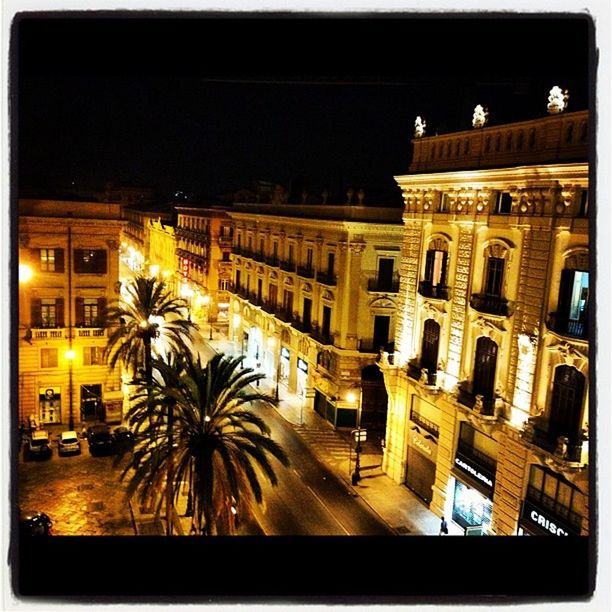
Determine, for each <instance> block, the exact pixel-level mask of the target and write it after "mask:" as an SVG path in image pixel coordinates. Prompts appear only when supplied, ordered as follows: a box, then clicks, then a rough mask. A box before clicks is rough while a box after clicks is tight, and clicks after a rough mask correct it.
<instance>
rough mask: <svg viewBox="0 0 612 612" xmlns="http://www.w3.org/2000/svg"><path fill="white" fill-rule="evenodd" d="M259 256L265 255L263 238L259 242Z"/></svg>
mask: <svg viewBox="0 0 612 612" xmlns="http://www.w3.org/2000/svg"><path fill="white" fill-rule="evenodd" d="M259 254H260V255H263V254H264V239H263V238H262V239H261V240H260V241H259Z"/></svg>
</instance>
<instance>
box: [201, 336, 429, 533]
mask: <svg viewBox="0 0 612 612" xmlns="http://www.w3.org/2000/svg"><path fill="white" fill-rule="evenodd" d="M206 342H207V343H208V344H209V345H211V346H212V347H213V348H214V349H215V350H216V351H218V352H224V353H226V354H235V352H236V351H235V346H234V344H233V343H232V342H230V341H228V340H226V339H214V340H213V341H212V342H210V341H208V340H206ZM245 364H246V365H248V366H250V367H255V364H254V363H250V361H248V360H247V362H245ZM260 388H261V389H262V390H265V391H268V392H269V393H272V394H273V393H274V384H273V383H272V381H270V380H268V379H264V380H262V381H261V383H260ZM279 399H280V401H279V404H278V406H277V411H278V413H279V414H280V415H281V416H282V417H283V418H284V419H285V420H286V421H287V422H288V423H289V424H290V425H292V427H293V428H294V430H295V431H296V433H297V434H298V435H299V436H300V437H301V438H302V439H303V440H304V441H305V442H306V443H307V445H308V446H309V448H310V449H311V450H312V451H313V453H314V454H315V455H316V456H317V458H318V459H319V460H320V461H322V462H324V463H325V464H327V465H328V466H329V467H330V468H331V469H332V471H333V472H335V473H336V474H337V475H338V476H339V477H340V478H341V479H342V480H343V481H344V482H345V483H346V484H347V486H348V488H349V489H352V490H353V491H354V493H355V495H356V496H359V497H361V498H362V499H363V500H364V501H365V502H366V503H367V504H368V505H369V506H370V508H372V510H374V512H376V513H377V514H378V515H379V516H380V517H381V519H383V520H384V521H385V523H386V524H387V525H388V526H389V527H390V528H391V529H393V530H394V531H395V533H397V534H398V535H438V530H439V527H440V518H439V517H438V516H437V515H435V514H434V513H433V512H431V511H430V510H429V509H428V508H427V506H426V505H425V504H424V503H423V502H422V501H421V500H420V499H419V498H418V497H417V496H416V495H415V494H414V493H412V492H411V491H410V490H409V489H408V488H407V487H406V486H404V485H398V484H396V483H395V482H393V480H391V478H389V477H388V476H387V475H386V474H384V473H383V471H382V469H381V464H382V448H381V447H380V443H379V441H378V440H376V439H370V440H368V441H366V442H365V443H364V444H363V452H362V453H361V461H360V474H361V480H360V481H359V483H358V484H357V485H355V486H353V485H352V483H351V473H352V471H354V468H355V452H354V450H353V449H354V444H351V436H350V432H349V431H341V430H335V429H334V428H333V426H332V425H331V424H330V423H328V422H327V421H326V420H325V419H323V418H322V417H320V416H319V415H318V414H317V413H316V412H314V410H311V409H310V408H305V407H304V408H303V407H302V398H301V397H300V396H298V395H297V394H295V393H290V392H289V391H288V389H287V387H286V386H285V385H283V384H281V385H280V387H279ZM349 449H350V450H349ZM349 461H350V465H349Z"/></svg>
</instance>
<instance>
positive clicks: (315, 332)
mask: <svg viewBox="0 0 612 612" xmlns="http://www.w3.org/2000/svg"><path fill="white" fill-rule="evenodd" d="M310 336H311V337H312V338H313V339H314V340H316V341H317V342H320V343H321V344H330V345H333V344H334V337H333V335H332V334H330V333H329V331H324V330H322V329H321V327H320V326H319V325H313V326H312V329H311V330H310Z"/></svg>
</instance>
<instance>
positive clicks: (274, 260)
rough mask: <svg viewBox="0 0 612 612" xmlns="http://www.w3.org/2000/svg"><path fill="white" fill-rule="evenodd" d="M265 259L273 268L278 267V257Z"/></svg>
mask: <svg viewBox="0 0 612 612" xmlns="http://www.w3.org/2000/svg"><path fill="white" fill-rule="evenodd" d="M264 261H265V263H266V264H267V265H269V266H272V267H273V268H278V265H279V262H278V257H266V258H265V259H264Z"/></svg>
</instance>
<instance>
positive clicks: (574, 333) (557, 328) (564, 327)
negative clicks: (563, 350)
mask: <svg viewBox="0 0 612 612" xmlns="http://www.w3.org/2000/svg"><path fill="white" fill-rule="evenodd" d="M546 326H547V327H548V329H550V330H551V331H554V332H555V333H556V334H559V335H561V336H568V337H569V338H578V339H581V340H587V339H588V337H589V324H588V320H584V321H572V320H571V319H568V318H567V317H560V316H559V314H558V313H556V312H551V313H550V314H549V315H548V320H547V321H546Z"/></svg>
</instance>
